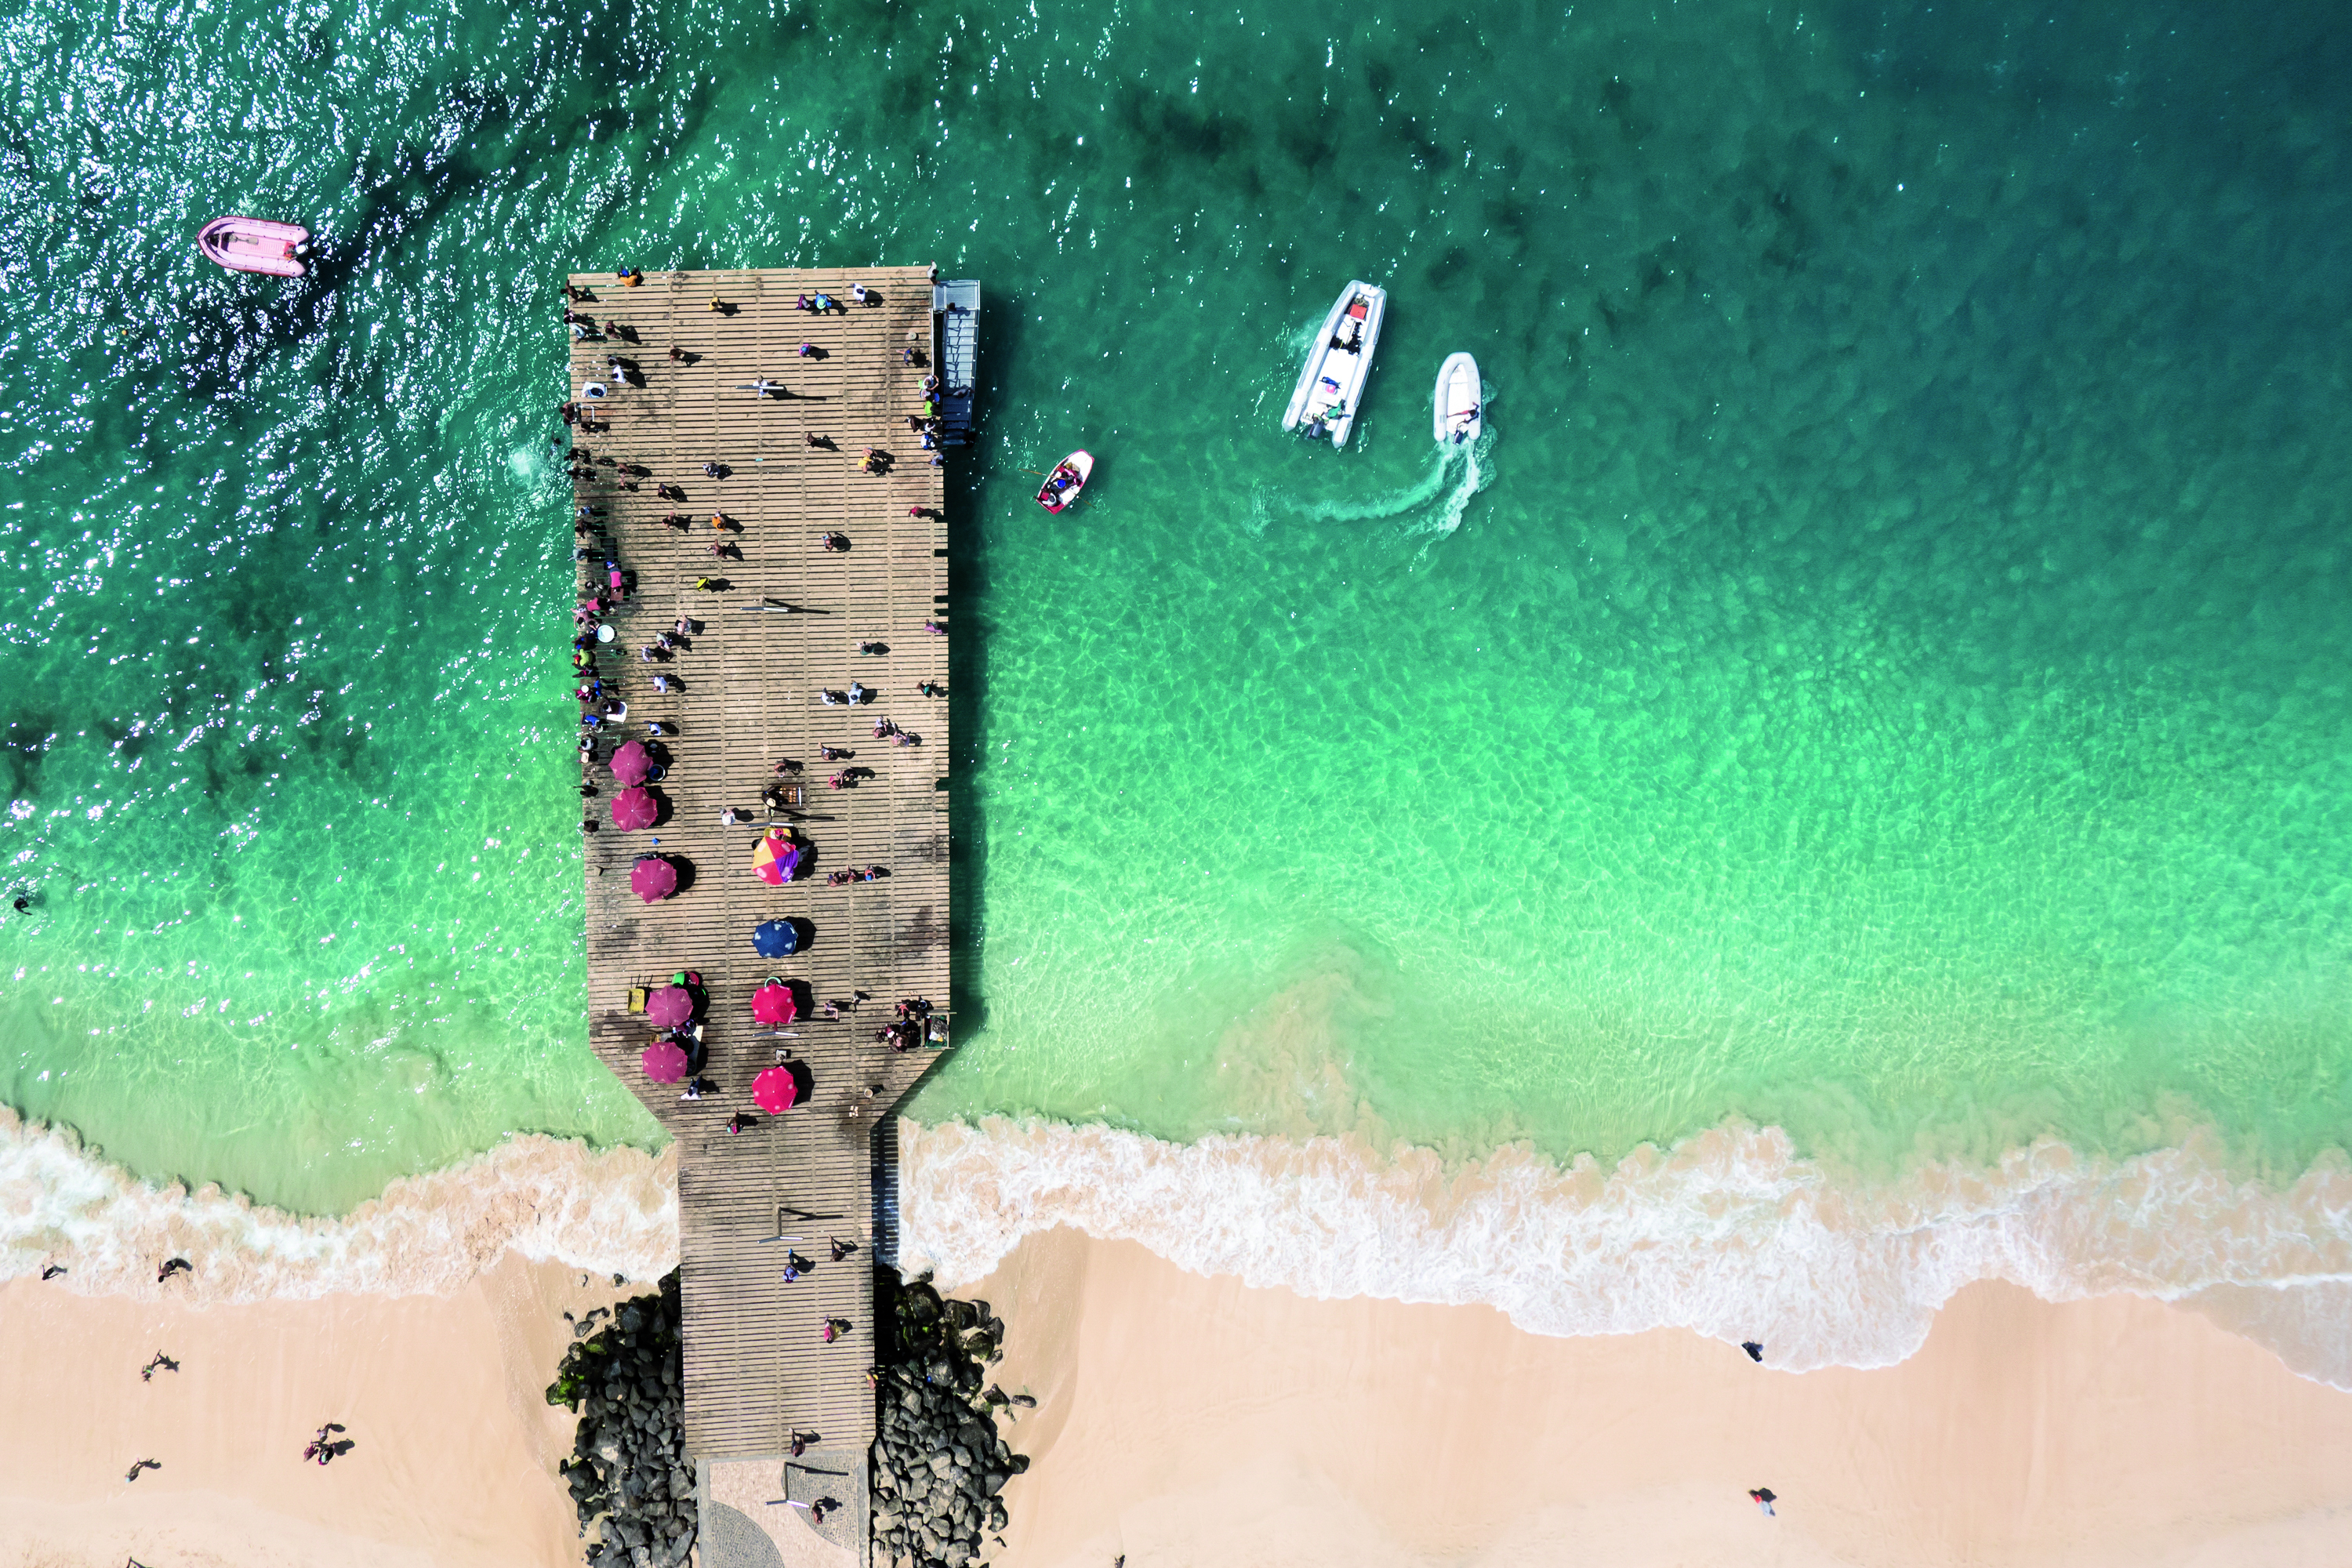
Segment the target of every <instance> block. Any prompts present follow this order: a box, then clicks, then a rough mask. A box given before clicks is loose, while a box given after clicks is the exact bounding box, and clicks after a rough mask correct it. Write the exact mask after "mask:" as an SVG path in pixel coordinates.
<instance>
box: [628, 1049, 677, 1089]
mask: <svg viewBox="0 0 2352 1568" xmlns="http://www.w3.org/2000/svg"><path fill="white" fill-rule="evenodd" d="M637 1065H638V1066H640V1067H642V1068H645V1069H646V1077H647V1078H649V1079H653V1080H654V1082H656V1083H676V1082H677V1080H678V1079H682V1078H684V1077H685V1076H686V1052H685V1051H684V1050H682V1049H680V1048H679V1047H678V1044H677V1041H675V1040H656V1041H655V1042H654V1043H653V1044H652V1045H650V1046H647V1047H646V1054H645V1055H643V1056H641V1057H639V1058H637Z"/></svg>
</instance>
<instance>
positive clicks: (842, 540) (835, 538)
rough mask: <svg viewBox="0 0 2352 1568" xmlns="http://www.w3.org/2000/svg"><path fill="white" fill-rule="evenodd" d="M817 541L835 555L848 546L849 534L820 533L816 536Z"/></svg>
mask: <svg viewBox="0 0 2352 1568" xmlns="http://www.w3.org/2000/svg"><path fill="white" fill-rule="evenodd" d="M817 542H818V543H819V544H822V545H824V547H825V549H827V550H828V551H831V552H833V553H835V554H836V555H837V554H839V553H840V552H843V551H845V550H846V549H848V548H849V535H847V534H845V533H822V534H819V535H818V536H817Z"/></svg>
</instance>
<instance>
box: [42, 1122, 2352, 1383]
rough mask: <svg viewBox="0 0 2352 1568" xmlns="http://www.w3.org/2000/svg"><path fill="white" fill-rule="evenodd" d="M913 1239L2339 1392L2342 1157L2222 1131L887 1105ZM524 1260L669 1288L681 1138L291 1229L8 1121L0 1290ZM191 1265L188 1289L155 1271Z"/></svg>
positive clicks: (1841, 1357)
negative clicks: (2099, 1358) (1952, 1140)
mask: <svg viewBox="0 0 2352 1568" xmlns="http://www.w3.org/2000/svg"><path fill="white" fill-rule="evenodd" d="M898 1131H899V1141H900V1150H901V1155H902V1167H901V1177H902V1203H901V1210H902V1213H903V1215H905V1224H904V1227H903V1231H902V1236H901V1245H900V1247H899V1253H900V1256H899V1258H898V1262H899V1263H901V1265H902V1266H904V1267H905V1268H908V1269H909V1270H911V1271H914V1272H920V1271H922V1270H923V1269H926V1268H929V1269H931V1270H933V1271H934V1272H935V1274H936V1276H937V1277H938V1279H940V1281H941V1282H942V1283H943V1284H944V1285H945V1286H946V1287H947V1288H949V1289H958V1288H961V1286H963V1285H964V1284H966V1283H967V1282H969V1281H971V1280H972V1279H978V1278H980V1277H981V1276H982V1275H984V1274H986V1273H988V1272H989V1271H990V1270H991V1269H992V1268H994V1267H996V1266H997V1265H998V1264H999V1263H1000V1262H1001V1261H1002V1260H1003V1258H1006V1257H1008V1256H1010V1254H1011V1252H1012V1251H1013V1248H1014V1247H1016V1246H1017V1245H1018V1244H1019V1242H1020V1241H1021V1239H1022V1238H1023V1237H1024V1236H1027V1235H1032V1234H1041V1233H1044V1232H1047V1231H1051V1230H1053V1229H1055V1228H1056V1227H1058V1226H1068V1227H1070V1228H1072V1229H1076V1230H1081V1231H1084V1232H1086V1233H1087V1234H1089V1235H1092V1236H1096V1237H1101V1238H1103V1239H1106V1240H1131V1241H1138V1242H1140V1243H1141V1244H1143V1245H1144V1246H1145V1247H1148V1248H1150V1250H1152V1251H1153V1252H1155V1253H1158V1254H1160V1255H1161V1256H1164V1257H1167V1258H1170V1259H1171V1261H1172V1262H1173V1263H1175V1264H1176V1265H1177V1266H1178V1267H1180V1268H1183V1269H1185V1270H1188V1271H1190V1272H1191V1273H1192V1274H1195V1275H1206V1276H1226V1275H1230V1276H1233V1277H1235V1278H1237V1279H1241V1280H1243V1281H1244V1282H1245V1283H1247V1284H1250V1285H1253V1286H1261V1287H1282V1288H1286V1289H1294V1290H1297V1291H1299V1292H1300V1293H1302V1294H1305V1295H1307V1296H1311V1297H1315V1298H1318V1299H1322V1300H1348V1299H1350V1298H1355V1297H1370V1298H1376V1299H1381V1300H1395V1301H1401V1302H1409V1303H1410V1302H1432V1303H1444V1304H1454V1305H1477V1304H1485V1305H1488V1306H1493V1307H1496V1308H1498V1309H1500V1310H1504V1311H1505V1312H1507V1314H1508V1315H1509V1317H1510V1318H1511V1320H1512V1321H1514V1322H1515V1323H1516V1324H1517V1325H1518V1326H1520V1327H1522V1328H1525V1329H1527V1330H1528V1331H1532V1332H1537V1333H1540V1334H1546V1335H1551V1336H1557V1337H1570V1338H1572V1337H1577V1336H1580V1335H1591V1334H1609V1333H1632V1332H1639V1331H1643V1330H1648V1329H1654V1328H1683V1329H1688V1330H1692V1331H1696V1332H1699V1333H1701V1334H1704V1335H1706V1336H1709V1337H1712V1338H1714V1339H1717V1340H1718V1341H1721V1342H1724V1343H1727V1344H1731V1343H1738V1342H1740V1341H1742V1340H1747V1339H1757V1340H1761V1341H1763V1342H1767V1343H1768V1344H1769V1345H1770V1346H1771V1352H1772V1357H1773V1360H1774V1362H1775V1364H1777V1365H1778V1366H1780V1367H1781V1368H1783V1369H1788V1370H1810V1369H1812V1368H1816V1367H1826V1366H1849V1367H1869V1366H1885V1365H1892V1364H1895V1363H1898V1362H1900V1361H1902V1360H1903V1359H1905V1358H1906V1357H1907V1356H1909V1355H1911V1354H1912V1353H1914V1352H1916V1350H1917V1349H1918V1348H1919V1345H1920V1344H1921V1343H1922V1342H1924V1340H1925V1338H1926V1335H1927V1331H1928V1329H1929V1326H1930V1324H1931V1323H1932V1322H1933V1321H1934V1319H1935V1317H1936V1315H1937V1313H1938V1312H1939V1311H1940V1310H1942V1309H1943V1307H1944V1306H1945V1304H1946V1303H1947V1302H1948V1301H1949V1300H1951V1299H1952V1298H1953V1297H1954V1296H1955V1294H1956V1293H1958V1291H1960V1290H1962V1289H1966V1288H1967V1287H1968V1286H1969V1285H1971V1284H1973V1283H1975V1282H1977V1281H1979V1280H1984V1279H1998V1280H2005V1281H2008V1282H2010V1283H2011V1284H2015V1285H2019V1286H2021V1287H2023V1288H2025V1289H2029V1290H2031V1291H2032V1292H2033V1293H2034V1294H2035V1295H2036V1296H2038V1297H2040V1298H2041V1299H2042V1300H2052V1301H2071V1300H2084V1299H2088V1298H2092V1297H2096V1296H2102V1295H2112V1294H2117V1293H2128V1294H2137V1295H2140V1296H2144V1297H2148V1298H2152V1299H2156V1300H2164V1301H2169V1302H2171V1303H2173V1304H2174V1305H2177V1306H2181V1307H2185V1308H2188V1309H2189V1310H2194V1311H2198V1312H2200V1313H2203V1314H2204V1315H2206V1316H2208V1317H2210V1319H2212V1320H2213V1321H2216V1322H2218V1323H2220V1324H2221V1326H2222V1327H2224V1328H2226V1329H2228V1330H2230V1331H2232V1332H2235V1333H2239V1334H2242V1335H2244V1336H2246V1337H2248V1338H2250V1339H2252V1340H2253V1341H2254V1342H2257V1343H2260V1344H2262V1345H2264V1346H2267V1347H2269V1348H2270V1349H2271V1350H2272V1351H2273V1352H2277V1353H2278V1354H2279V1355H2280V1356H2281V1357H2282V1358H2283V1359H2284V1361H2285V1362H2286V1363H2287V1364H2288V1365H2289V1366H2290V1367H2291V1368H2293V1369H2294V1371H2295V1372H2296V1373H2300V1374H2301V1375H2304V1376H2305V1377H2309V1378H2313V1379H2315V1380H2316V1381H2319V1382H2321V1383H2324V1384H2329V1385H2332V1386H2334V1387H2337V1388H2352V1339H2347V1336H2346V1335H2345V1334H2344V1333H2343V1332H2342V1331H2341V1325H2342V1323H2343V1322H2344V1321H2347V1313H2352V1285H2347V1284H2337V1283H2333V1282H2332V1281H2334V1280H2336V1279H2352V1217H2347V1216H2352V1165H2347V1163H2346V1162H2345V1161H2343V1160H2340V1159H2328V1160H2322V1161H2319V1162H2316V1163H2314V1165H2313V1166H2312V1167H2311V1168H2310V1169H2309V1170H2308V1171H2306V1172H2305V1173H2303V1174H2302V1175H2300V1176H2299V1177H2297V1178H2296V1179H2295V1180H2294V1182H2293V1183H2291V1184H2287V1185H2285V1186H2284V1187H2273V1186H2271V1185H2268V1184H2263V1183H2260V1182H2254V1181H2248V1180H2242V1179H2240V1178H2239V1177H2237V1176H2236V1175H2234V1174H2233V1173H2231V1171H2230V1170H2229V1169H2228V1168H2227V1166H2226V1165H2225V1164H2224V1163H2222V1162H2221V1161H2220V1160H2219V1159H2218V1158H2216V1157H2215V1156H2214V1155H2213V1153H2212V1152H2211V1144H2210V1140H2209V1139H2205V1138H2199V1137H2192V1138H2190V1139H2189V1141H2188V1142H2187V1143H2186V1144H2185V1145H2184V1146H2183V1147H2180V1148H2175V1149H2168V1150H2163V1151H2158V1152H2155V1153H2152V1154H2149V1155H2146V1156H2140V1157H2136V1158H2135V1159H2133V1160H2130V1161H2126V1162H2123V1163H2119V1164H2105V1163H2100V1162H2096V1161H2093V1160H2088V1159H2084V1158H2081V1157H2078V1156H2077V1155H2075V1154H2074V1152H2073V1151H2071V1150H2069V1149H2067V1148H2066V1147H2065V1146H2063V1145H2062V1144H2056V1143H2054V1142H2045V1143H2042V1144H2039V1145H2036V1146H2034V1147H2032V1148H2030V1149H2022V1150H2014V1151H2011V1152H2010V1154H2009V1155H2008V1156H2007V1157H2005V1158H2004V1159H2003V1161H2002V1162H2001V1163H2000V1165H1999V1166H1998V1167H1997V1168H1993V1169H1980V1168H1977V1167H1974V1166H1968V1165H1961V1164H1957V1163H1951V1164H1941V1165H1929V1166H1925V1167H1922V1169H1921V1170H1920V1171H1919V1172H1918V1173H1916V1175H1915V1178H1914V1179H1912V1180H1910V1181H1907V1182H1906V1183H1903V1184H1896V1185H1895V1186H1894V1187H1892V1188H1880V1189H1869V1188H1863V1189H1856V1190H1847V1189H1844V1188H1842V1187H1840V1186H1839V1185H1838V1184H1836V1183H1835V1182H1834V1181H1833V1180H1832V1179H1831V1178H1830V1176H1829V1175H1828V1173H1825V1172H1824V1171H1822V1169H1821V1168H1820V1167H1818V1166H1816V1165H1813V1164H1811V1163H1809V1162H1807V1161H1804V1160H1801V1159H1799V1158H1797V1157H1795V1156H1794V1154H1793V1153H1792V1152H1791V1150H1790V1145H1789V1141H1788V1140H1787V1138H1786V1137H1785V1136H1784V1135H1783V1134H1780V1132H1778V1131H1775V1130H1772V1129H1754V1128H1744V1127H1738V1126H1725V1127H1719V1128H1716V1129H1711V1130H1709V1131H1705V1132H1702V1133H1700V1134H1697V1135H1696V1136H1694V1137H1692V1138H1690V1139H1687V1140H1685V1142H1683V1143H1682V1144H1680V1145H1678V1146H1676V1147H1675V1149H1673V1150H1670V1151H1658V1150H1643V1151H1641V1152H1638V1153H1637V1154H1636V1155H1635V1156H1633V1157H1630V1158H1629V1159H1627V1160H1625V1161H1622V1162H1620V1163H1617V1164H1616V1165H1614V1166H1612V1167H1608V1168H1603V1167H1601V1165H1599V1164H1598V1163H1594V1162H1591V1161H1583V1162H1579V1163H1576V1164H1575V1165H1573V1166H1571V1167H1570V1168H1567V1169H1562V1168H1560V1167H1558V1166H1555V1165H1553V1164H1551V1163H1549V1162H1547V1161H1543V1160H1541V1159H1538V1158H1537V1157H1535V1156H1532V1155H1530V1154H1528V1153H1527V1152H1525V1151H1523V1150H1514V1149H1504V1150H1499V1151H1496V1152H1493V1153H1492V1154H1490V1155H1488V1156H1487V1157H1486V1158H1485V1159H1484V1160H1480V1161H1471V1162H1465V1163H1452V1164H1449V1163H1446V1162H1445V1161H1444V1160H1443V1159H1442V1158H1441V1157H1440V1156H1439V1155H1437V1154H1436V1153H1435V1152H1432V1151H1428V1150H1420V1149H1413V1148H1409V1147H1405V1148H1399V1149H1396V1150H1392V1151H1390V1152H1386V1153H1383V1152H1380V1151H1377V1150H1373V1149H1371V1148H1370V1147H1368V1146H1366V1145H1364V1144H1362V1143H1361V1142H1356V1141H1351V1140H1347V1139H1328V1138H1326V1139H1312V1140H1287V1139H1280V1138H1267V1137H1212V1138H1207V1139H1203V1140H1202V1141H1201V1142H1197V1143H1190V1144H1181V1143H1170V1142H1160V1141H1158V1140H1154V1139H1151V1138H1149V1137H1146V1136H1143V1135H1141V1134H1139V1133H1132V1132H1126V1131H1119V1130H1118V1129H1114V1128H1108V1127H1103V1126H1070V1125H1066V1124H1062V1123H1055V1122H1043V1121H1007V1120H1002V1119H990V1120H987V1121H982V1122H981V1123H979V1124H978V1125H969V1124H964V1123H957V1122H948V1123H941V1124H937V1125H933V1126H929V1127H926V1126H922V1125H920V1124H918V1123H915V1122H912V1121H908V1120H906V1119H903V1118H902V1119H900V1121H899V1122H898ZM509 1253H514V1254H518V1255H520V1256H521V1257H523V1258H528V1259H531V1260H533V1261H542V1260H543V1261H548V1262H552V1263H555V1264H557V1265H558V1266H560V1267H567V1268H578V1269H583V1270H586V1271H589V1272H592V1273H598V1274H605V1273H621V1274H624V1275H626V1276H627V1277H628V1278H630V1279H638V1280H650V1279H658V1278H659V1277H660V1276H661V1275H663V1274H665V1273H667V1271H668V1270H669V1269H670V1268H674V1267H676V1266H677V1260H678V1256H679V1254H678V1236H677V1152H676V1149H675V1146H666V1147H665V1148H663V1149H662V1150H660V1151H659V1152H655V1153H647V1152H643V1151H640V1150H637V1149H635V1148H633V1147H623V1148H618V1149H612V1150H602V1151H599V1150H593V1149H590V1148H589V1147H588V1146H587V1145H585V1144H584V1143H583V1142H579V1141H577V1140H562V1139H555V1138H551V1137H547V1136H543V1135H537V1134H526V1135H519V1136H517V1137H515V1138H513V1139H511V1140H510V1141H509V1142H506V1143H503V1144H500V1145H499V1146H498V1147H497V1148H495V1149H493V1150H491V1151H489V1152H487V1153H484V1154H480V1155H476V1156H473V1157H471V1158H468V1159H467V1160H464V1161H461V1162H459V1163H457V1164H454V1165H451V1166H448V1167H446V1168H445V1169H443V1170H440V1171H436V1172H432V1173H427V1174H425V1175H424V1176H419V1177H412V1178H404V1179H403V1180H401V1181H398V1182H395V1183H394V1184H392V1185H391V1186H390V1187H388V1188H387V1189H386V1190H385V1191H384V1193H383V1194H382V1195H381V1196H380V1197H378V1198H375V1199H373V1200H371V1201H370V1202H369V1203H367V1204H364V1205H361V1206H360V1207H359V1208H358V1209H357V1210H355V1211H353V1212H352V1214H350V1215H342V1216H340V1217H331V1218H306V1217H303V1216H299V1215H290V1214H287V1213H285V1212H283V1211H279V1210H274V1209H270V1208H268V1207H266V1206H263V1205H256V1204H253V1203H251V1202H249V1201H247V1200H246V1199H244V1198H242V1197H239V1196H237V1195H236V1194H224V1193H222V1192H220V1191H219V1190H218V1189H215V1188H201V1189H198V1190H196V1191H194V1192H190V1191H188V1190H186V1189H184V1188H181V1187H176V1186H174V1187H160V1188H159V1187H152V1186H148V1185H146V1184H143V1183H142V1182H140V1181H138V1180H137V1179H136V1178H134V1177H132V1176H131V1174H130V1173H128V1172H126V1171H124V1170H122V1169H121V1167H119V1166H116V1165H113V1164H112V1163H110V1162H108V1161H106V1160H104V1159H103V1158H102V1157H100V1155H98V1154H95V1153H92V1152H89V1151H87V1150H85V1149H84V1148H82V1147H81V1145H80V1144H79V1142H78V1141H77V1140H76V1139H75V1137H74V1135H73V1134H72V1132H71V1131H69V1130H66V1129H57V1128H47V1127H42V1126H39V1125H38V1124H33V1123H26V1122H24V1121H20V1120H19V1119H17V1118H16V1117H15V1116H14V1115H13V1114H11V1113H8V1112H6V1111H5V1110H0V1277H13V1278H15V1279H35V1278H37V1276H38V1274H39V1273H40V1271H41V1269H42V1268H43V1266H44V1265H45V1264H47V1263H48V1262H50V1261H52V1260H54V1261H56V1262H58V1263H62V1264H66V1265H68V1266H69V1267H70V1269H71V1272H70V1274H69V1276H68V1278H66V1279H63V1280H60V1281H58V1283H57V1285H56V1286H55V1287H54V1289H60V1290H63V1291H65V1292H67V1293H68V1294H71V1295H74V1296H76V1297H92V1298H121V1299H124V1300H135V1301H147V1302H156V1301H161V1300H167V1299H169V1300H184V1301H186V1302H188V1303H189V1304H191V1305H195V1306H200V1307H218V1306H224V1305H228V1304H233V1303H239V1302H260V1301H270V1300H280V1301H290V1300H311V1299H321V1298H327V1297H334V1296H349V1295H368V1296H374V1297H380V1298H383V1299H387V1300H398V1299H401V1298H403V1297H406V1296H413V1295H419V1294H423V1295H441V1296H446V1295H449V1294H452V1293H456V1292H459V1291H462V1290H464V1289H467V1287H468V1286H469V1285H470V1284H471V1283H472V1282H473V1281H474V1280H475V1279H477V1278H478V1276H480V1275H481V1273H482V1272H483V1271H484V1270H485V1269H487V1268H491V1267H493V1266H494V1265H496V1264H497V1263H498V1261H499V1259H500V1258H503V1257H505V1256H507V1255H508V1254H509ZM172 1256H185V1257H188V1258H192V1259H194V1261H195V1263H196V1265H197V1268H196V1272H195V1274H194V1277H193V1278H192V1279H180V1280H175V1281H174V1282H173V1284H172V1285H171V1286H169V1287H168V1288H159V1287H158V1286H157V1285H156V1284H155V1282H154V1271H155V1268H156V1264H157V1261H158V1260H159V1259H161V1258H166V1257H172Z"/></svg>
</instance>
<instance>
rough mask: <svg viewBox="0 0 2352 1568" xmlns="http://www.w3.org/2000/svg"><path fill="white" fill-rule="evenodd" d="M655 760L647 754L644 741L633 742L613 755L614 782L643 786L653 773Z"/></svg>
mask: <svg viewBox="0 0 2352 1568" xmlns="http://www.w3.org/2000/svg"><path fill="white" fill-rule="evenodd" d="M653 765H654V760H653V758H651V757H649V756H647V755H646V743H645V742H643V741H631V742H629V743H628V744H627V745H625V746H623V747H622V748H621V749H620V750H619V751H617V752H614V753H613V782H614V784H643V783H645V782H646V773H649V772H651V771H652V769H653Z"/></svg>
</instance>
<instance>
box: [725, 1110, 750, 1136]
mask: <svg viewBox="0 0 2352 1568" xmlns="http://www.w3.org/2000/svg"><path fill="white" fill-rule="evenodd" d="M751 1125H753V1122H752V1120H751V1118H750V1117H748V1116H746V1115H744V1114H743V1113H742V1112H741V1111H740V1110H739V1111H737V1112H736V1113H735V1114H734V1115H732V1116H730V1117H729V1118H728V1119H727V1131H730V1132H740V1131H743V1129H745V1128H746V1127H750V1126H751Z"/></svg>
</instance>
